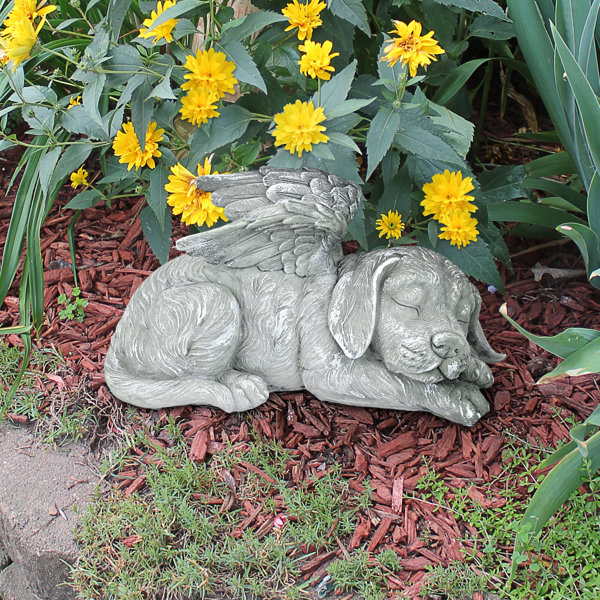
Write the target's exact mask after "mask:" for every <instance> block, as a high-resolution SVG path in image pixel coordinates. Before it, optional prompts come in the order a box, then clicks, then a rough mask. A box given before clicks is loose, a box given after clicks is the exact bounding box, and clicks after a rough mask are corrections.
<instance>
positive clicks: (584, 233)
mask: <svg viewBox="0 0 600 600" xmlns="http://www.w3.org/2000/svg"><path fill="white" fill-rule="evenodd" d="M556 230H557V231H560V233H564V234H565V235H566V236H567V237H569V238H571V240H573V241H574V242H575V243H576V244H577V247H578V248H579V252H581V256H582V258H583V262H584V264H585V269H586V271H587V276H588V278H589V279H590V280H591V283H593V280H594V279H595V277H594V276H593V273H594V271H595V270H596V269H598V268H599V267H600V239H598V236H597V235H596V233H595V232H594V231H593V230H592V229H590V228H589V227H587V226H586V225H582V224H581V223H562V224H561V225H559V226H558V227H557V228H556ZM593 284H594V283H593ZM594 285H595V284H594ZM596 287H597V286H596Z"/></svg>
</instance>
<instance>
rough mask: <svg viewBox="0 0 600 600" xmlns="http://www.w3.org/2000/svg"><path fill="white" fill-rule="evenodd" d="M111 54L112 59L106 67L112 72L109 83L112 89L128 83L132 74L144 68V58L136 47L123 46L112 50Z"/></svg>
mask: <svg viewBox="0 0 600 600" xmlns="http://www.w3.org/2000/svg"><path fill="white" fill-rule="evenodd" d="M110 53H111V57H110V59H109V60H108V62H107V63H106V66H107V68H108V70H110V71H111V73H110V74H109V75H108V83H109V85H110V86H111V87H117V86H118V85H122V84H124V83H126V82H127V81H129V80H130V79H131V77H132V75H131V73H132V72H133V73H135V72H137V71H139V70H140V69H141V68H142V66H143V63H142V57H141V56H140V53H139V51H138V50H137V49H136V48H135V46H132V45H129V44H121V45H119V46H114V47H113V48H111V51H110ZM138 75H139V73H138Z"/></svg>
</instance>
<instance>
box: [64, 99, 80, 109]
mask: <svg viewBox="0 0 600 600" xmlns="http://www.w3.org/2000/svg"><path fill="white" fill-rule="evenodd" d="M79 104H81V96H71V97H70V98H69V106H67V110H69V108H73V107H74V106H77V105H79Z"/></svg>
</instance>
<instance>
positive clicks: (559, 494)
mask: <svg viewBox="0 0 600 600" xmlns="http://www.w3.org/2000/svg"><path fill="white" fill-rule="evenodd" d="M587 448H588V455H589V456H590V459H591V460H590V465H589V467H590V470H591V472H592V473H595V472H596V471H597V470H598V468H600V431H598V432H596V433H595V434H594V435H592V436H591V437H590V438H589V439H588V440H587ZM582 467H583V457H582V455H581V454H580V453H579V452H578V451H577V450H572V451H571V452H570V453H569V454H567V455H566V456H565V457H563V458H562V460H561V461H560V462H559V463H558V464H557V465H556V466H555V467H554V468H553V469H552V470H551V471H550V472H549V473H548V474H547V475H546V477H545V478H544V480H543V481H542V483H541V484H540V486H539V488H538V489H537V490H536V492H535V494H534V495H533V498H532V499H531V502H530V503H529V506H528V507H527V510H526V511H525V514H524V515H523V519H522V521H521V524H520V527H519V530H520V531H522V532H523V533H522V535H517V538H516V540H515V548H514V552H513V562H512V566H511V573H510V577H511V579H512V578H513V577H514V574H515V572H516V567H517V565H516V560H515V558H516V557H517V556H518V555H519V554H522V553H524V552H525V550H526V548H527V542H528V540H529V539H531V538H533V537H534V536H535V535H536V534H537V533H538V532H540V531H541V529H542V527H543V526H544V525H545V524H546V523H547V522H548V521H549V520H550V518H551V517H552V515H554V514H555V513H556V511H557V510H558V509H559V508H560V507H561V506H562V505H563V503H564V502H565V501H566V500H567V499H568V498H569V496H570V495H571V494H572V493H573V492H574V491H575V490H576V489H577V488H578V487H579V486H580V485H581V484H582V483H583V480H582V474H581V468H582Z"/></svg>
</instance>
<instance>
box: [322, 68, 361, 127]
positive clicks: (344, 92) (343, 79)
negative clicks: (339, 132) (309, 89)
mask: <svg viewBox="0 0 600 600" xmlns="http://www.w3.org/2000/svg"><path fill="white" fill-rule="evenodd" d="M355 73H356V60H353V61H352V62H351V63H350V64H349V65H348V66H347V67H346V68H344V69H342V70H341V71H340V72H339V73H338V74H337V75H334V76H333V77H332V78H331V79H330V80H329V81H326V82H325V83H324V84H323V87H322V88H321V106H322V107H323V110H324V111H325V116H328V111H329V110H332V111H334V110H335V109H336V108H337V107H338V106H339V105H340V104H341V103H342V102H343V101H344V100H345V99H346V97H347V96H348V92H349V91H350V87H351V86H352V81H353V80H354V74H355ZM311 100H312V101H313V104H314V105H315V106H317V104H318V95H317V93H315V94H314V95H313V96H312V98H311Z"/></svg>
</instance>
